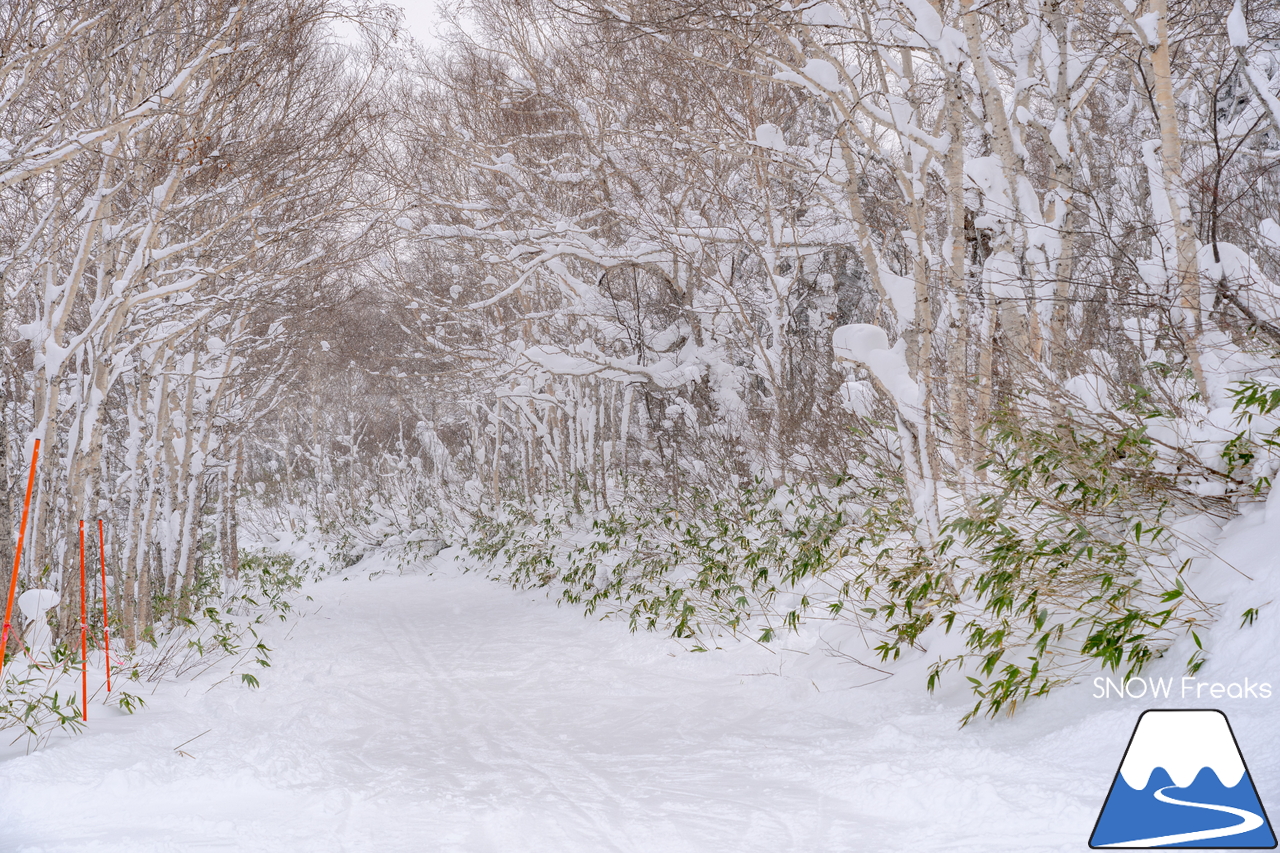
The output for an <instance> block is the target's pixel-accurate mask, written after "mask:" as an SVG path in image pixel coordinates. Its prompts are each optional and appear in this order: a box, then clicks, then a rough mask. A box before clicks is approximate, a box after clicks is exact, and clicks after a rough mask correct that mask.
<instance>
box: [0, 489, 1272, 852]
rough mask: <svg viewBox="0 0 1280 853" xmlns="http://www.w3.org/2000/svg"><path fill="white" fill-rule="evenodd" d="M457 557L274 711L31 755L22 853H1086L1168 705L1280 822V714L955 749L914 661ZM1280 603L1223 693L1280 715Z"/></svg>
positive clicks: (945, 717)
mask: <svg viewBox="0 0 1280 853" xmlns="http://www.w3.org/2000/svg"><path fill="white" fill-rule="evenodd" d="M1234 525H1235V529H1234V531H1233V534H1232V538H1231V540H1230V543H1229V545H1228V546H1227V547H1225V548H1224V549H1223V552H1222V553H1223V555H1224V557H1226V558H1227V559H1232V560H1235V561H1237V564H1238V565H1239V564H1246V563H1247V564H1249V565H1250V566H1252V568H1253V569H1254V570H1255V571H1265V572H1268V573H1269V576H1268V577H1280V571H1277V566H1276V564H1277V560H1278V558H1277V556H1276V555H1277V554H1278V553H1280V547H1277V546H1278V545H1280V535H1278V534H1277V532H1276V528H1277V527H1280V525H1275V524H1272V525H1267V524H1265V522H1264V520H1263V514H1262V512H1261V510H1260V509H1259V511H1258V512H1256V513H1255V514H1254V515H1253V516H1251V517H1249V518H1245V519H1241V520H1239V521H1237V522H1235V523H1234ZM449 557H450V553H449V552H446V553H445V554H444V555H442V556H441V557H440V558H437V560H436V561H435V562H434V563H433V564H432V565H431V566H430V569H431V570H432V571H431V572H428V571H425V570H424V571H421V572H417V573H412V574H405V575H398V574H396V573H394V572H391V573H387V574H382V575H379V576H376V577H374V578H372V579H370V578H369V577H368V576H369V575H370V574H372V573H374V572H375V571H377V570H378V569H379V566H378V565H376V564H364V565H361V566H359V567H358V568H357V569H353V570H352V571H350V572H349V573H348V574H347V575H346V576H345V577H334V578H330V579H327V580H325V581H323V582H321V583H319V584H317V585H315V586H314V587H311V588H309V589H308V590H307V592H308V593H309V594H310V595H312V596H313V598H314V601H313V602H307V603H305V604H303V605H300V606H305V607H306V608H307V609H308V610H309V611H310V612H309V615H307V616H305V617H304V618H302V619H300V620H298V621H296V622H293V623H290V624H289V625H281V626H279V627H278V629H276V630H277V634H276V635H275V636H272V637H269V638H268V644H269V645H271V646H273V647H274V648H275V649H276V653H275V657H274V665H273V666H272V668H271V669H270V670H267V671H265V672H263V673H262V674H261V677H262V686H261V688H259V689H256V690H255V689H251V688H249V687H247V686H244V685H241V684H240V683H239V682H238V681H225V682H223V683H222V684H221V685H218V686H213V681H214V680H216V678H217V676H216V675H213V674H210V675H207V676H205V677H204V678H203V680H201V681H198V682H195V683H181V684H175V683H170V684H167V685H164V686H162V687H161V688H160V689H159V690H158V691H157V692H156V694H155V695H154V696H150V697H148V702H149V704H148V706H147V708H146V709H144V710H143V711H142V712H140V713H138V714H136V715H134V716H132V717H121V716H115V717H111V716H108V715H107V714H106V713H105V712H104V711H102V710H101V709H98V710H97V712H96V715H95V712H94V711H91V715H95V719H93V720H92V721H91V723H92V725H91V728H90V730H89V731H88V732H87V733H85V734H83V735H80V736H78V737H75V738H72V739H63V740H59V741H56V742H54V743H52V744H50V745H47V746H46V747H44V748H43V749H41V750H40V751H38V752H36V753H34V754H31V755H23V754H22V753H21V752H20V751H15V749H12V748H11V749H9V750H8V752H5V753H3V754H2V755H3V757H5V759H6V760H4V761H3V762H2V763H0V815H2V816H3V818H2V821H0V851H5V853H8V852H9V851H14V852H15V853H17V851H21V853H36V851H42V853H55V851H58V852H59V853H61V851H76V853H94V851H130V853H148V851H156V853H158V852H159V851H191V850H226V851H307V853H322V851H344V853H346V851H351V853H355V851H371V852H372V851H378V853H396V851H406V853H407V851H413V853H418V851H495V852H496V851H503V853H507V851H513V852H514V851H556V853H575V851H592V853H595V852H596V851H614V850H616V851H663V853H679V851H705V852H706V853H712V851H715V853H719V851H735V853H739V852H740V851H744V852H745V851H771V853H777V851H840V850H850V851H855V850H856V851H899V850H901V851H924V850H928V851H975V853H976V851H982V853H991V851H1006V850H1007V851H1015V850H1016V851H1023V853H1030V851H1068V850H1070V851H1079V850H1083V849H1086V846H1087V843H1088V837H1089V834H1090V831H1091V830H1092V827H1093V823H1094V820H1095V818H1096V817H1097V814H1098V809H1099V808H1100V806H1101V805H1102V801H1103V799H1104V798H1105V796H1106V793H1107V789H1108V786H1109V785H1110V783H1111V780H1112V777H1113V775H1114V774H1115V772H1116V768H1117V766H1118V765H1119V762H1120V759H1121V756H1122V754H1123V752H1124V748H1125V745H1126V743H1127V740H1128V738H1129V735H1130V732H1131V731H1132V729H1133V725H1134V723H1135V721H1136V720H1137V717H1138V714H1139V713H1140V712H1141V711H1142V710H1144V709H1146V708H1148V707H1215V706H1216V707H1220V708H1222V709H1223V710H1224V711H1226V712H1227V714H1228V715H1229V717H1230V720H1231V723H1232V725H1233V728H1234V730H1235V734H1236V737H1237V738H1238V739H1239V741H1240V744H1241V746H1242V747H1243V749H1244V754H1245V758H1246V761H1247V762H1248V764H1249V769H1250V771H1251V773H1252V775H1253V778H1254V781H1255V782H1256V784H1257V787H1258V791H1259V794H1260V795H1261V797H1262V800H1263V803H1264V805H1268V804H1269V805H1271V807H1272V808H1273V810H1280V743H1278V742H1277V741H1278V739H1277V736H1276V735H1275V729H1274V724H1275V722H1276V720H1277V714H1276V708H1277V703H1280V696H1276V697H1275V698H1273V699H1271V700H1262V699H1248V700H1245V699H1241V700H1225V699H1224V700H1220V701H1217V702H1211V701H1209V700H1208V699H1207V698H1206V699H1205V700H1204V701H1199V702H1197V701H1194V700H1189V701H1177V700H1160V701H1156V702H1151V701H1147V700H1127V699H1115V698H1112V699H1110V700H1106V699H1095V698H1093V696H1092V693H1093V687H1092V685H1091V684H1083V685H1079V686H1077V687H1076V688H1072V689H1070V690H1064V691H1061V692H1060V693H1059V694H1058V695H1055V696H1052V697H1050V698H1049V699H1047V700H1042V701H1038V702H1033V703H1032V704H1030V705H1029V706H1027V707H1026V709H1025V710H1024V711H1022V712H1020V713H1019V714H1018V716H1017V717H1015V718H1013V719H1012V720H999V721H995V722H988V721H985V720H984V721H982V722H979V723H976V724H973V725H970V726H969V727H967V728H965V729H958V728H957V720H958V719H959V717H960V716H961V715H962V714H963V713H964V711H965V710H967V708H968V705H969V697H968V695H967V692H966V690H965V689H964V687H963V686H962V685H963V679H959V678H952V679H951V683H950V684H949V685H948V686H947V687H946V688H945V690H944V691H943V692H941V693H940V694H939V695H937V696H933V697H931V696H929V695H928V694H926V693H925V692H924V691H923V687H922V683H923V682H922V678H921V677H918V676H919V671H917V670H916V669H913V666H912V665H910V664H908V665H907V666H906V667H904V670H905V671H904V672H903V673H902V674H901V675H899V676H895V677H894V678H891V679H888V680H882V681H879V682H877V683H873V684H869V685H866V686H862V687H850V686H849V685H852V684H858V683H860V682H865V681H868V680H870V679H871V678H874V677H878V674H877V673H875V672H873V671H871V670H866V669H863V668H861V667H859V666H858V665H857V664H855V663H851V662H849V661H847V660H842V659H840V658H837V657H832V656H829V655H824V654H823V653H822V652H821V650H820V647H818V646H816V645H810V646H809V647H808V648H806V647H804V646H803V645H799V644H795V643H793V648H792V650H790V651H769V650H766V649H764V648H761V647H757V646H754V645H752V644H747V645H745V646H739V647H735V648H733V649H730V650H725V651H712V652H709V653H705V654H686V653H678V654H677V653H673V652H674V650H673V647H672V645H671V641H669V640H666V639H663V638H662V637H658V636H653V635H646V634H631V633H629V632H628V631H627V629H626V626H625V625H622V624H617V623H614V622H600V621H595V620H593V619H584V618H582V616H581V615H580V614H579V613H578V612H577V611H575V610H572V609H568V608H557V607H555V606H554V605H553V604H552V603H550V602H549V601H548V600H547V599H546V598H545V597H544V596H543V595H542V594H540V593H538V592H518V591H513V590H511V589H509V588H507V587H504V586H501V585H498V584H495V583H493V582H491V581H488V580H486V579H485V578H483V577H481V576H480V575H478V574H465V575H464V574H460V573H459V572H458V571H457V569H456V568H454V564H453V563H452V562H451V560H450V559H449ZM1219 574H1221V573H1219ZM1229 585H1230V584H1228V586H1229ZM1277 585H1280V580H1269V579H1267V578H1264V579H1261V580H1260V581H1259V582H1257V583H1255V584H1252V585H1251V586H1250V591H1249V592H1248V593H1247V595H1246V598H1245V599H1242V600H1246V601H1253V602H1254V603H1255V604H1264V603H1265V602H1266V601H1267V600H1269V599H1270V598H1272V597H1273V595H1274V593H1275V592H1276V588H1277ZM1242 589H1243V587H1242ZM1223 592H1224V597H1229V596H1230V595H1234V594H1235V593H1233V592H1231V591H1230V590H1225V589H1224V591H1223ZM1259 596H1262V597H1261V598H1259ZM1232 606H1234V603H1233V604H1232ZM1273 607H1274V605H1272V606H1264V607H1263V608H1262V616H1261V617H1260V619H1259V621H1258V623H1257V624H1256V625H1254V626H1253V627H1252V628H1250V629H1247V630H1245V631H1241V632H1238V633H1234V632H1230V633H1229V632H1226V631H1225V630H1224V631H1223V632H1222V633H1223V636H1222V637H1221V638H1220V646H1221V649H1220V650H1219V651H1218V652H1217V653H1215V655H1214V657H1213V658H1211V661H1210V664H1209V665H1208V666H1207V667H1206V668H1205V669H1204V670H1202V671H1201V673H1200V678H1201V680H1202V681H1219V682H1229V681H1232V680H1233V679H1239V678H1243V677H1245V676H1247V677H1249V678H1250V679H1251V680H1253V681H1269V682H1271V683H1272V684H1273V685H1275V686H1276V688H1278V690H1277V693H1280V677H1277V671H1276V668H1275V667H1274V664H1273V663H1272V662H1271V655H1272V654H1273V652H1274V650H1275V649H1276V648H1277V647H1278V646H1277V643H1276V640H1277V637H1280V631H1278V630H1277V629H1276V628H1275V627H1273V626H1271V625H1270V624H1269V623H1270V622H1271V621H1273V620H1274V618H1275V614H1274V613H1273V612H1272V609H1273ZM923 663H924V661H921V662H920V666H921V667H922V666H923ZM1152 674H1155V675H1181V672H1180V671H1179V669H1178V667H1177V666H1175V665H1174V662H1172V661H1170V663H1169V666H1168V667H1167V668H1166V669H1161V668H1160V667H1159V666H1157V667H1156V670H1155V671H1153V673H1152ZM956 682H958V683H956ZM210 688H212V689H210ZM196 736H199V737H196ZM193 737H195V738H196V739H195V740H190V739H191V738H193ZM187 741H190V742H189V743H186V744H185V745H183V744H184V742H187ZM180 745H183V746H182V752H184V753H186V755H184V754H180V753H179V752H178V751H176V750H175V747H179V746H180ZM1273 813H1274V811H1273Z"/></svg>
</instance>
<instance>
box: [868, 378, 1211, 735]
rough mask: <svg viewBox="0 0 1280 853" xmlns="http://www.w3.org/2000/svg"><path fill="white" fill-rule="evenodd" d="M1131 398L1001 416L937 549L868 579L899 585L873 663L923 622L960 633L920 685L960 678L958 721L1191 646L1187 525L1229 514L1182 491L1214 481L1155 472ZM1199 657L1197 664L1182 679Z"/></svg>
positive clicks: (1138, 667) (1158, 454) (1193, 551)
mask: <svg viewBox="0 0 1280 853" xmlns="http://www.w3.org/2000/svg"><path fill="white" fill-rule="evenodd" d="M1144 399H1145V398H1144V395H1142V394H1139V395H1138V396H1137V397H1136V398H1135V400H1134V401H1133V404H1132V405H1130V406H1129V407H1128V408H1127V409H1126V410H1122V411H1120V412H1112V413H1106V415H1098V416H1093V417H1081V416H1078V415H1069V416H1067V417H1065V418H1063V419H1062V420H1061V421H1060V422H1059V423H1056V424H1053V423H1050V424H1043V423H1037V422H1035V421H1033V420H1031V419H1029V418H1027V417H1025V416H1024V415H1021V414H1019V413H1017V412H1015V411H1014V410H1012V409H1007V410H1005V411H1003V412H1001V413H1000V414H998V415H997V417H996V418H995V420H994V422H993V424H992V426H991V428H990V430H989V431H988V451H987V455H986V458H985V460H984V461H983V462H982V463H981V465H980V467H981V468H982V469H983V470H985V472H986V475H987V477H988V479H987V481H986V484H985V485H982V486H981V487H979V488H978V489H977V493H976V495H974V496H972V497H971V498H970V499H969V500H968V501H966V504H965V506H964V507H963V508H962V509H961V510H959V511H958V512H956V513H954V514H952V515H950V516H949V517H947V518H946V519H945V520H944V523H943V526H942V530H943V533H944V536H943V538H942V539H941V540H940V541H939V543H938V546H937V549H936V553H935V554H931V555H924V554H921V555H920V557H921V559H920V561H919V563H918V564H915V565H911V564H908V565H905V566H903V565H899V566H896V567H887V566H886V567H884V568H880V569H878V570H876V571H874V572H872V573H871V575H870V577H871V578H872V579H874V580H875V581H876V582H877V583H879V584H881V585H883V586H885V587H886V588H889V589H891V590H894V585H895V584H896V585H897V588H896V590H894V591H895V592H896V593H897V594H896V595H894V596H893V597H892V598H891V600H890V601H889V602H888V603H887V604H885V605H882V608H883V609H884V610H885V611H886V615H887V616H889V617H890V620H889V622H890V624H889V628H890V630H891V632H892V633H893V634H894V639H893V640H892V641H891V642H888V643H885V644H884V645H882V646H881V647H880V652H881V654H882V656H883V657H885V658H892V657H896V656H897V654H898V653H899V652H900V650H901V649H902V647H903V646H904V645H908V644H911V643H914V642H915V641H916V639H917V638H918V637H919V636H920V635H921V634H922V633H923V632H924V631H925V629H926V628H928V627H929V626H931V625H941V626H942V627H943V628H944V629H945V630H946V631H948V632H950V631H956V632H958V633H960V634H961V635H962V637H963V639H964V646H965V647H964V650H963V651H962V652H961V653H960V654H958V655H955V656H953V657H950V658H947V659H945V660H939V661H938V662H937V663H936V664H934V666H933V667H932V670H931V674H930V677H929V686H930V688H931V689H932V688H933V687H935V686H936V685H937V684H938V682H939V679H940V678H941V677H942V674H943V673H944V672H946V671H947V670H951V669H956V670H959V671H961V672H962V673H964V674H965V675H966V676H967V677H968V679H969V680H970V681H971V682H972V684H973V689H974V692H975V693H976V694H977V695H978V697H979V699H978V702H977V703H976V704H975V706H974V708H973V710H972V711H971V712H970V713H969V715H968V716H967V717H966V720H969V719H972V718H973V717H975V716H976V715H978V714H980V713H984V712H985V713H987V714H990V715H994V714H996V713H997V712H1000V711H1005V712H1010V713H1011V712H1012V711H1013V710H1014V709H1015V708H1016V707H1017V706H1018V703H1019V702H1021V701H1022V700H1024V699H1026V698H1028V697H1031V696H1039V695H1044V694H1045V693H1047V692H1049V691H1050V690H1051V689H1052V688H1054V687H1055V686H1058V685H1062V684H1067V683H1070V682H1072V681H1074V680H1076V679H1077V678H1079V677H1080V676H1082V675H1083V674H1085V673H1086V672H1089V671H1091V670H1093V669H1095V668H1097V667H1098V666H1102V667H1104V668H1106V669H1110V670H1116V671H1121V672H1122V673H1123V674H1124V676H1125V677H1131V676H1133V675H1136V674H1138V673H1139V672H1141V671H1142V669H1143V668H1144V667H1145V666H1146V665H1147V664H1149V663H1150V662H1151V661H1152V660H1154V659H1156V658H1158V657H1160V656H1161V655H1162V654H1163V653H1164V652H1165V651H1166V650H1167V649H1168V648H1169V647H1170V646H1171V645H1172V644H1173V642H1174V641H1175V640H1176V639H1177V638H1178V637H1180V636H1182V635H1185V634H1191V635H1192V636H1193V638H1194V639H1195V641H1196V645H1197V646H1199V638H1198V636H1195V634H1194V629H1195V628H1196V626H1197V625H1203V624H1206V623H1208V622H1211V621H1212V620H1213V616H1214V614H1213V612H1212V608H1211V606H1210V605H1209V604H1207V603H1205V602H1204V601H1202V600H1200V599H1199V598H1198V597H1197V596H1196V595H1195V594H1194V592H1193V591H1192V588H1191V586H1190V585H1189V584H1188V582H1187V580H1186V577H1185V573H1186V571H1187V569H1188V568H1189V566H1190V565H1191V562H1192V559H1193V558H1194V557H1196V556H1200V555H1201V554H1202V553H1203V544H1202V543H1201V542H1199V541H1198V540H1197V539H1196V538H1195V534H1194V531H1193V530H1191V529H1190V528H1193V527H1195V526H1196V525H1201V526H1202V525H1203V523H1204V521H1205V520H1206V519H1214V518H1217V519H1219V520H1222V519H1225V518H1227V517H1229V516H1230V515H1231V514H1232V513H1233V510H1232V507H1231V504H1230V501H1229V500H1228V499H1226V498H1224V497H1222V496H1221V495H1213V494H1209V495H1206V494H1204V493H1203V492H1204V491H1205V490H1203V489H1200V490H1196V489H1195V488H1194V486H1195V485H1197V484H1198V483H1200V482H1203V481H1204V480H1205V479H1212V478H1213V477H1214V476H1215V475H1221V472H1218V471H1215V470H1213V469H1212V468H1207V467H1201V468H1199V469H1197V468H1195V467H1194V466H1190V465H1185V464H1184V465H1181V466H1171V465H1168V464H1166V460H1167V457H1168V455H1169V454H1168V452H1167V450H1168V448H1163V447H1160V446H1159V445H1158V443H1157V442H1155V441H1154V440H1153V439H1152V437H1151V436H1150V435H1149V434H1148V429H1147V424H1148V422H1149V421H1150V420H1152V419H1154V418H1156V417H1157V416H1158V415H1159V413H1158V412H1154V411H1151V410H1150V409H1149V408H1146V407H1144V406H1143V401H1144ZM1183 455H1184V456H1185V455H1186V454H1183ZM1184 461H1185V460H1184ZM1221 476H1225V475H1221ZM906 579H915V582H914V583H909V582H906ZM894 618H896V619H897V620H898V621H893V619H894ZM1202 661H1203V658H1202V657H1201V655H1200V653H1199V652H1197V653H1196V654H1195V655H1193V657H1192V658H1191V660H1189V661H1188V662H1187V666H1188V670H1189V671H1190V672H1194V671H1195V670H1196V669H1198V668H1199V665H1200V663H1202Z"/></svg>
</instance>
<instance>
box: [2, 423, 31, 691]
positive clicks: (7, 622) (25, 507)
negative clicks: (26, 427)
mask: <svg viewBox="0 0 1280 853" xmlns="http://www.w3.org/2000/svg"><path fill="white" fill-rule="evenodd" d="M39 458H40V439H38V438H37V439H36V444H35V447H34V448H33V449H32V451H31V473H30V474H29V475H27V496H26V498H25V499H24V500H23V501H22V525H21V526H20V527H19V528H18V549H17V551H16V552H14V555H13V575H12V576H10V578H9V600H8V602H6V603H5V606H4V630H3V631H0V672H3V671H4V652H5V649H7V648H8V647H9V628H10V626H11V625H12V624H13V623H12V621H11V620H12V618H13V593H14V591H15V590H17V588H18V565H19V564H20V563H21V562H22V543H23V542H24V541H25V540H26V538H27V515H28V514H29V513H30V511H31V490H32V489H33V488H35V484H36V460H37V459H39Z"/></svg>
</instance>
